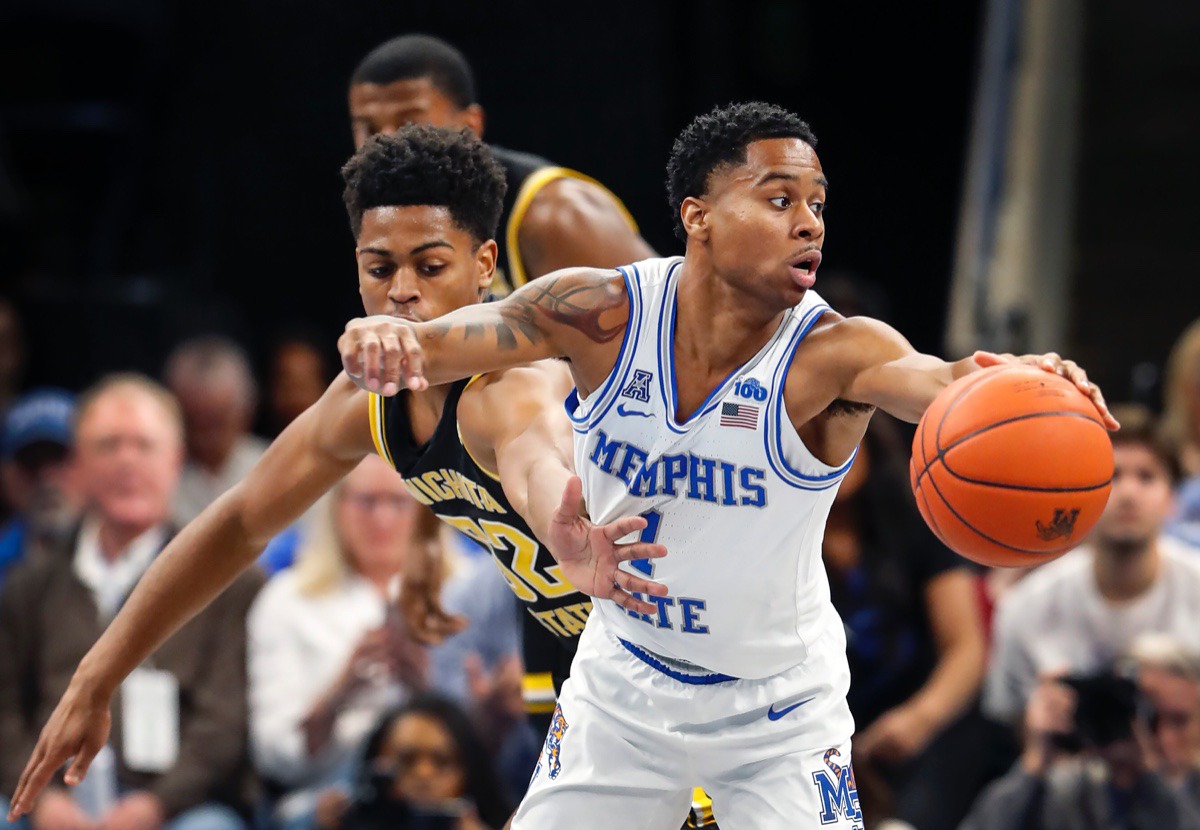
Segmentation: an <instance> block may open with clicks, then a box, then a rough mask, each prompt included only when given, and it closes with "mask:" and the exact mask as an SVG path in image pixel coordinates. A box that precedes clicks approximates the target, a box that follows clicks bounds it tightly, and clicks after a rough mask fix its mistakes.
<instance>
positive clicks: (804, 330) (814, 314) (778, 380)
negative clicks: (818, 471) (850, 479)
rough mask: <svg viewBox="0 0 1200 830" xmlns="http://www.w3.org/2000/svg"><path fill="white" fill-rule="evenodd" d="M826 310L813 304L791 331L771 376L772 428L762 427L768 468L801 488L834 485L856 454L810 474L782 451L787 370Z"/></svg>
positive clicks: (820, 487)
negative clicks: (789, 342) (834, 466)
mask: <svg viewBox="0 0 1200 830" xmlns="http://www.w3.org/2000/svg"><path fill="white" fill-rule="evenodd" d="M828 310H829V306H827V305H820V306H816V307H815V308H812V309H810V310H809V312H808V315H807V316H806V317H805V318H804V319H802V320H801V322H800V329H799V331H798V332H797V333H796V334H795V335H794V337H795V341H794V342H793V343H792V345H791V346H790V347H789V348H788V351H787V355H786V356H785V358H784V359H783V360H781V361H780V362H779V366H778V367H777V368H776V372H775V378H774V379H773V383H774V386H775V392H774V395H775V397H774V400H773V401H772V403H773V405H774V408H775V419H774V424H773V429H766V430H764V431H763V442H764V444H765V445H766V450H767V461H768V462H769V463H770V465H771V469H772V470H774V471H775V474H776V475H777V476H779V477H780V478H781V479H783V481H784V483H786V484H790V485H791V486H793V487H798V488H800V489H802V490H825V489H828V488H829V487H832V486H834V485H835V484H837V483H838V482H839V481H840V480H841V478H842V476H844V475H845V474H846V471H847V470H849V469H850V465H852V464H853V463H854V459H855V458H857V457H858V448H855V450H854V452H853V453H851V454H850V458H849V459H847V460H846V463H845V464H843V465H841V466H840V467H838V468H837V469H836V470H833V471H832V472H829V473H825V474H823V475H819V476H813V475H808V474H807V473H802V472H800V471H799V470H797V469H794V468H793V467H792V466H791V465H790V464H788V462H787V456H785V455H784V452H783V416H784V413H785V412H786V411H787V407H786V406H785V405H784V401H783V393H784V389H785V387H786V386H787V383H786V378H787V371H788V369H789V367H791V365H792V360H793V359H794V358H795V356H796V349H798V348H799V347H800V343H801V342H803V340H804V338H805V337H806V336H808V333H809V332H810V331H811V330H812V327H813V326H815V325H816V324H817V321H818V320H820V319H821V316H822V315H824V313H825V312H826V311H828Z"/></svg>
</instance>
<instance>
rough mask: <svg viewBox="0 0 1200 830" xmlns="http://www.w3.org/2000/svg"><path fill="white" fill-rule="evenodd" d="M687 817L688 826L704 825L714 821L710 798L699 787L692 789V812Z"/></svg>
mask: <svg viewBox="0 0 1200 830" xmlns="http://www.w3.org/2000/svg"><path fill="white" fill-rule="evenodd" d="M688 818H689V821H688V826H689V827H704V826H706V825H709V824H713V823H714V822H713V811H712V799H711V798H709V797H708V793H706V792H705V791H704V790H702V789H700V788H699V787H696V789H694V790H693V791H692V812H691V815H690V816H689V817H688Z"/></svg>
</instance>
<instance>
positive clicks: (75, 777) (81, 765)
mask: <svg viewBox="0 0 1200 830" xmlns="http://www.w3.org/2000/svg"><path fill="white" fill-rule="evenodd" d="M108 707H109V699H108V697H107V696H104V695H97V694H93V693H91V692H89V691H85V690H83V689H80V688H77V687H76V685H75V683H72V684H71V685H70V686H69V687H68V688H67V691H66V693H65V694H64V695H63V697H62V700H60V701H59V702H58V706H56V707H55V708H54V712H53V713H51V715H50V720H48V721H47V722H46V725H45V726H44V727H43V728H42V732H41V735H39V736H38V742H37V746H35V747H34V750H33V755H32V756H30V758H29V761H28V762H27V763H26V764H25V770H24V771H23V772H22V773H21V777H20V779H19V780H18V782H17V788H16V790H15V791H14V792H13V794H12V800H11V802H10V805H9V811H8V820H9V821H16V820H17V819H18V818H19V817H21V816H23V815H26V814H27V813H29V812H30V811H31V810H32V809H33V805H34V802H35V801H36V799H37V797H38V794H39V793H40V792H41V791H42V790H43V789H45V787H46V784H48V783H49V782H50V777H51V776H52V775H54V773H55V772H56V771H57V770H58V768H59V767H61V766H62V765H63V764H65V763H66V762H67V761H68V760H70V761H71V766H70V767H69V768H68V769H67V772H66V774H65V775H64V776H63V780H64V781H66V782H67V784H69V785H70V786H74V785H76V784H78V783H79V782H80V781H82V780H83V777H84V776H85V775H87V770H88V766H89V765H90V764H91V763H92V759H94V758H95V757H96V753H97V752H99V751H100V750H101V748H102V747H103V746H104V745H105V744H106V743H107V742H108V733H109V730H110V729H111V728H112V715H111V714H110V712H109V708H108Z"/></svg>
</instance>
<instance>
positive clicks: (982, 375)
mask: <svg viewBox="0 0 1200 830" xmlns="http://www.w3.org/2000/svg"><path fill="white" fill-rule="evenodd" d="M997 368H999V367H997ZM994 374H997V372H994V371H989V370H987V369H985V370H984V371H982V372H979V373H978V377H976V379H975V380H974V381H972V382H971V383H969V384H967V386H966V387H965V388H964V389H963V390H962V391H961V392H959V393H958V397H956V398H955V399H954V400H952V401H951V402H950V403H949V404H947V405H946V408H945V409H944V410H943V411H942V416H941V417H940V418H939V419H938V426H937V432H936V433H935V434H934V443H935V446H937V448H938V451H939V453H938V455H937V457H935V458H934V459H933V460H934V461H937V460H938V459H940V458H941V448H942V425H943V424H945V423H946V416H948V415H949V414H950V411H951V410H952V409H954V407H956V406H958V403H959V401H961V400H962V399H963V398H965V397H966V396H967V395H968V394H969V393H970V392H971V391H972V390H974V389H976V388H977V387H978V386H979V385H980V384H981V383H983V382H984V381H985V380H987V379H988V378H989V377H991V376H992V375H994ZM928 420H929V419H928V418H924V417H922V418H921V463H922V465H923V469H922V470H921V472H920V473H919V474H918V475H917V487H920V486H921V479H922V478H924V477H925V474H926V473H928V472H929V466H930V461H929V457H928V456H927V455H926V453H925V423H926V421H928ZM943 466H944V462H943ZM938 495H941V494H940V493H939V494H938Z"/></svg>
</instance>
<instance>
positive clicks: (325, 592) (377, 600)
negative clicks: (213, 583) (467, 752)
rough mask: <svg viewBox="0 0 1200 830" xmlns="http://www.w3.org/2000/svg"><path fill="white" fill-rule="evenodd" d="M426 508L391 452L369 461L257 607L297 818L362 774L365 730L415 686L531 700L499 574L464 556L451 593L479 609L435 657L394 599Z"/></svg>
mask: <svg viewBox="0 0 1200 830" xmlns="http://www.w3.org/2000/svg"><path fill="white" fill-rule="evenodd" d="M416 507H417V503H416V501H415V500H414V499H413V498H412V496H411V495H409V493H408V490H407V489H406V488H405V486H404V482H403V480H402V479H401V478H400V476H398V475H396V473H395V471H394V470H392V468H391V467H390V466H389V465H388V464H387V462H385V461H383V459H381V458H379V457H378V456H369V457H368V458H366V459H364V460H363V462H362V463H361V464H360V465H359V466H358V467H357V468H355V469H354V471H352V472H351V473H350V474H349V475H347V476H346V478H345V479H344V480H343V481H342V482H341V483H340V484H339V485H338V486H337V488H336V489H335V491H334V493H333V496H332V499H331V500H330V508H329V509H328V510H326V511H325V513H324V520H323V521H322V520H318V521H317V522H315V523H314V525H313V526H312V528H311V532H310V533H309V534H308V538H307V540H306V541H305V543H304V544H303V546H302V548H301V552H300V556H299V559H298V561H297V563H296V565H295V566H294V567H293V568H292V569H290V570H287V571H284V572H282V573H280V574H279V575H278V576H276V577H275V578H274V579H272V581H271V582H270V583H269V584H268V586H267V588H266V589H265V590H264V591H263V593H262V596H261V597H260V598H259V600H258V601H257V602H256V603H255V606H254V609H253V611H252V612H251V616H250V626H249V634H250V679H251V685H250V696H251V718H250V726H251V737H252V742H253V749H254V758H255V761H256V764H257V767H258V770H259V772H260V773H261V774H262V775H263V776H264V777H265V778H267V779H268V780H269V781H271V782H272V783H273V784H274V785H276V789H279V790H283V791H286V792H287V795H286V796H284V797H283V798H281V799H280V801H279V804H278V806H277V808H276V809H275V817H276V820H277V821H278V822H279V823H282V824H285V825H286V826H289V827H311V826H312V821H313V810H314V808H315V803H316V795H317V793H318V792H319V790H320V789H321V788H324V787H326V786H336V785H339V784H340V785H342V786H343V787H344V786H347V785H348V784H349V767H348V766H347V762H348V761H349V760H350V759H351V758H352V757H353V756H354V753H355V750H357V749H358V747H359V746H360V742H361V740H362V739H363V737H364V736H365V735H366V733H367V732H368V731H369V730H370V728H371V727H372V726H373V725H374V724H375V723H376V722H377V720H378V718H379V716H380V715H381V714H382V713H383V712H385V711H387V710H388V709H390V708H393V707H395V706H396V705H397V704H398V703H400V702H402V700H403V699H405V698H407V697H408V696H409V695H410V694H411V693H413V692H420V691H424V690H426V689H427V688H435V689H438V690H440V691H443V692H448V693H450V694H451V695H452V696H454V697H456V698H457V699H458V700H460V701H461V702H463V703H464V704H466V703H468V702H469V697H470V696H471V694H472V693H475V694H480V695H484V696H485V698H486V700H487V702H489V703H494V704H496V705H498V704H502V703H504V702H506V701H509V699H510V698H511V699H515V701H516V703H515V707H516V709H517V711H518V712H520V710H521V708H522V705H521V692H520V677H521V670H520V661H519V660H518V659H517V657H516V649H517V633H516V628H517V611H516V609H515V608H514V600H513V598H512V595H511V592H509V591H508V590H507V588H506V587H505V586H504V585H503V583H502V581H500V580H497V579H496V578H495V574H494V573H490V572H488V571H486V570H483V569H482V568H481V567H472V566H471V563H467V562H465V561H464V562H463V568H462V569H461V571H460V572H458V573H456V574H452V575H451V576H450V578H449V579H448V580H447V581H446V584H445V588H444V589H443V599H444V601H445V602H446V604H447V605H449V606H450V607H451V608H457V607H460V606H461V607H464V610H465V611H466V612H467V615H468V617H469V618H470V619H471V622H472V625H470V627H469V628H468V629H467V631H466V632H464V633H463V634H460V635H458V636H457V637H454V638H451V639H450V640H448V641H447V643H446V644H444V645H442V646H439V647H438V648H436V649H433V650H432V655H431V653H430V652H429V651H428V650H426V649H425V648H424V647H423V646H420V645H419V644H417V643H416V642H415V641H413V640H412V639H411V638H410V637H409V636H408V635H407V633H406V631H405V629H404V625H403V622H402V618H401V615H400V614H399V612H398V609H397V608H396V607H395V605H394V604H392V603H391V601H390V600H391V599H392V598H393V597H394V595H395V594H396V592H397V591H398V578H399V575H400V573H401V572H402V570H403V567H404V560H405V553H406V551H407V550H408V548H409V544H410V539H411V538H412V532H413V521H414V518H415V516H416ZM330 514H332V515H330ZM438 532H440V530H439V531H438ZM447 535H448V534H447ZM447 541H449V540H447ZM455 561H460V558H456V559H455ZM475 564H476V565H484V566H487V567H488V568H489V569H490V568H491V565H490V564H489V563H488V562H487V561H486V560H482V559H481V560H480V561H479V562H478V563H475ZM468 666H471V672H472V673H471V675H470V676H468V668H467V667H468ZM505 678H507V680H508V685H509V686H511V687H512V688H511V689H510V690H509V694H508V695H507V696H504V694H503V690H504V688H505V685H504V680H505ZM494 708H495V705H493V706H492V709H494ZM525 775H526V777H528V770H525Z"/></svg>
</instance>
